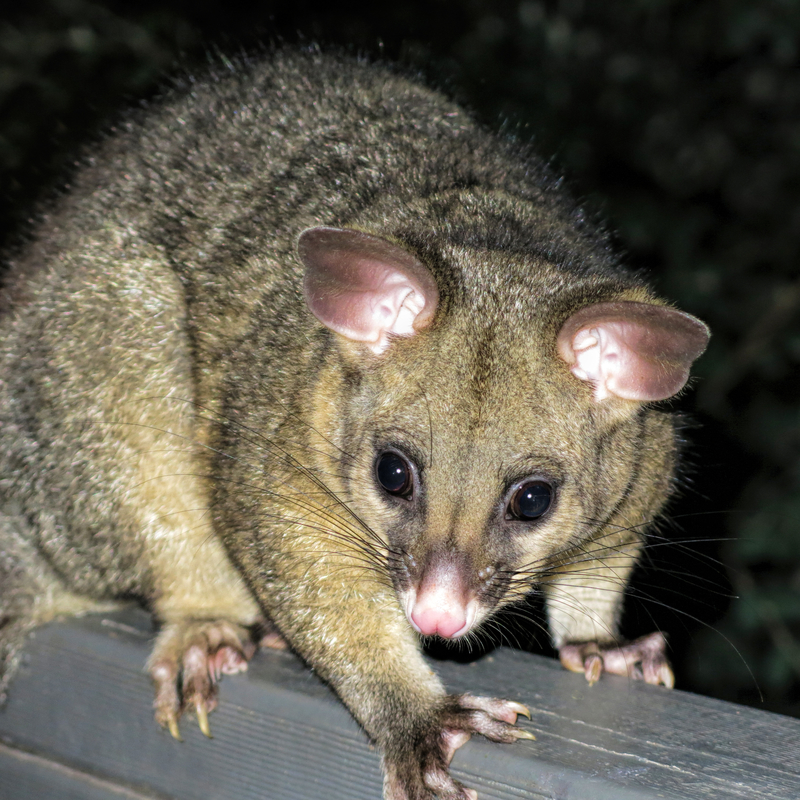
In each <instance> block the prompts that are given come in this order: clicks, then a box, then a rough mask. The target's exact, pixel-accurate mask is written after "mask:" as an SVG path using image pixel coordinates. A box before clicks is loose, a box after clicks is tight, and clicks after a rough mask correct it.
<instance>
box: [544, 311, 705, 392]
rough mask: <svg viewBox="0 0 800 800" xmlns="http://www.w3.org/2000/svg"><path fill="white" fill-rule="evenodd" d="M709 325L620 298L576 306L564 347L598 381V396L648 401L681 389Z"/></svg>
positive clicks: (570, 360)
mask: <svg viewBox="0 0 800 800" xmlns="http://www.w3.org/2000/svg"><path fill="white" fill-rule="evenodd" d="M708 336H709V331H708V328H707V327H706V325H705V324H703V323H702V322H700V320H699V319H696V318H695V317H692V316H690V315H689V314H684V313H683V312H681V311H676V310H675V309H674V308H667V307H666V306H657V305H651V304H649V303H634V302H630V301H619V302H615V303H597V304H596V305H592V306H587V307H586V308H582V309H581V310H580V311H577V312H575V313H574V314H573V315H572V316H571V317H570V318H569V319H568V320H567V321H566V322H565V323H564V326H563V327H562V328H561V332H560V333H559V335H558V351H559V353H560V355H561V357H562V358H563V359H564V361H566V362H567V364H568V365H569V368H570V369H571V370H572V373H573V374H574V375H575V376H576V377H577V378H580V379H581V380H584V381H588V382H589V383H591V384H592V385H593V386H594V399H595V400H596V401H598V402H599V401H601V400H605V399H606V398H608V397H620V398H622V399H624V400H638V401H640V402H647V401H652V400H665V399H666V398H667V397H672V396H673V395H674V394H677V393H678V392H679V391H680V390H681V389H682V388H683V387H684V385H685V384H686V381H687V380H688V378H689V368H690V367H691V366H692V362H693V361H694V360H695V359H696V358H697V357H698V356H699V355H700V354H701V353H702V352H703V350H705V349H706V344H707V343H708Z"/></svg>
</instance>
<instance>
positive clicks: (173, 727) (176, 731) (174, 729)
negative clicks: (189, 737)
mask: <svg viewBox="0 0 800 800" xmlns="http://www.w3.org/2000/svg"><path fill="white" fill-rule="evenodd" d="M167 728H168V730H169V732H170V733H171V734H172V738H173V739H177V740H178V741H179V742H182V741H183V739H182V738H181V731H180V728H179V727H178V718H177V717H170V718H169V719H168V720H167Z"/></svg>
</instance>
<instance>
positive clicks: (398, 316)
mask: <svg viewBox="0 0 800 800" xmlns="http://www.w3.org/2000/svg"><path fill="white" fill-rule="evenodd" d="M297 252H298V254H299V255H300V259H301V260H302V262H303V264H304V265H305V268H306V274H305V278H304V281H303V294H304V295H305V299H306V303H307V304H308V308H309V310H310V311H311V313H312V314H313V315H314V316H315V317H316V318H317V319H318V320H319V321H320V322H321V323H322V324H323V325H325V327H327V328H330V330H332V331H335V332H336V333H338V334H341V335H342V336H344V337H345V338H347V339H350V340H351V341H354V342H363V343H364V344H366V345H367V346H369V347H370V349H371V350H372V351H373V352H375V353H377V354H380V353H383V352H384V351H385V350H386V348H387V347H388V346H389V344H390V341H391V337H392V336H411V335H413V334H414V333H416V332H417V331H419V330H422V329H423V328H425V327H426V326H427V325H429V324H430V323H431V322H432V321H433V316H434V313H435V312H436V306H437V304H438V302H439V292H438V290H437V288H436V282H435V281H434V279H433V276H432V275H431V273H430V271H429V270H428V268H427V267H425V266H424V265H423V264H422V263H421V262H420V261H418V260H417V259H416V258H415V257H414V256H413V255H411V253H409V252H408V251H407V250H404V249H403V248H402V247H399V246H398V245H395V244H392V243H391V242H388V241H386V240H385V239H381V238H379V237H377V236H370V235H369V234H366V233H362V232H361V231H355V230H348V229H344V228H308V229H307V230H305V231H303V232H302V233H301V234H300V238H299V240H298V243H297Z"/></svg>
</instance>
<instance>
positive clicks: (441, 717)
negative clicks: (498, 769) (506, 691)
mask: <svg viewBox="0 0 800 800" xmlns="http://www.w3.org/2000/svg"><path fill="white" fill-rule="evenodd" d="M519 714H523V715H525V716H526V717H530V713H529V712H528V709H527V708H525V706H523V705H520V704H519V703H512V702H511V701H508V700H495V699H494V698H492V697H475V696H473V695H469V694H463V695H451V696H449V697H447V698H446V699H445V700H444V702H443V703H442V706H441V708H440V709H439V712H438V714H437V715H436V719H435V721H432V722H430V723H428V724H427V725H425V726H424V727H423V729H422V730H420V731H419V734H418V735H410V736H404V737H403V741H402V742H398V749H397V752H392V750H391V748H387V752H386V754H385V756H384V770H385V776H386V777H385V779H384V784H383V796H384V799H385V800H433V798H438V800H475V799H476V798H477V796H478V794H477V792H475V791H474V790H473V789H468V788H467V787H466V786H464V785H463V784H462V783H460V782H459V781H457V780H455V778H453V777H452V776H451V775H450V770H449V769H448V767H449V764H450V761H451V759H452V758H453V754H454V753H455V751H456V750H458V748H459V747H461V745H463V744H465V743H466V742H467V741H469V738H470V736H472V734H473V733H479V734H481V735H482V736H485V737H486V738H487V739H491V740H492V741H494V742H506V743H509V742H515V741H517V739H534V738H535V737H534V736H533V734H532V733H529V732H528V731H526V730H523V729H522V728H518V727H517V726H516V724H515V723H516V721H517V715H519Z"/></svg>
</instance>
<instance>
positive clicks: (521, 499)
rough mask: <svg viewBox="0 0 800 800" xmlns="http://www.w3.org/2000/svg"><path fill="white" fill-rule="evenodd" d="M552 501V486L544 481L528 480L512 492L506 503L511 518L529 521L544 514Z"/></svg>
mask: <svg viewBox="0 0 800 800" xmlns="http://www.w3.org/2000/svg"><path fill="white" fill-rule="evenodd" d="M552 503H553V487H552V486H550V484H549V483H546V482H545V481H528V482H527V483H523V484H522V486H520V487H519V489H517V491H516V492H514V494H513V496H512V497H511V501H510V502H509V504H508V513H509V516H510V517H511V518H512V519H519V520H522V521H523V522H530V521H531V520H534V519H539V517H542V516H544V515H545V514H546V513H547V512H548V510H549V509H550V506H551V505H552Z"/></svg>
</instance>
